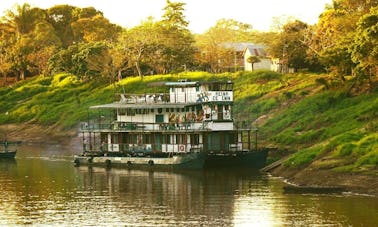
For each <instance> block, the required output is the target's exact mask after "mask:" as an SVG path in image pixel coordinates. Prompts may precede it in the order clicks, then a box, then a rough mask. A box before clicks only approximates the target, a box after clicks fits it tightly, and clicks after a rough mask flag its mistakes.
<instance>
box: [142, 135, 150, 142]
mask: <svg viewBox="0 0 378 227" xmlns="http://www.w3.org/2000/svg"><path fill="white" fill-rule="evenodd" d="M150 143H151V135H150V134H145V135H143V144H150Z"/></svg>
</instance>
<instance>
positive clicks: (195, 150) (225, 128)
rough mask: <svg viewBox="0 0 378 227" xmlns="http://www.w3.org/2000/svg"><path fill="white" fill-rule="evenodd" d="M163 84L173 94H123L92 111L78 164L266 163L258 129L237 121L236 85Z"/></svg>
mask: <svg viewBox="0 0 378 227" xmlns="http://www.w3.org/2000/svg"><path fill="white" fill-rule="evenodd" d="M159 84H160V85H163V86H165V87H166V88H167V90H168V92H167V93H161V92H159V93H150V94H147V93H143V94H128V93H122V94H118V96H117V97H118V98H117V100H116V101H115V102H113V103H108V104H103V105H96V106H91V107H89V110H88V120H87V121H86V122H84V123H82V125H81V138H82V141H83V153H82V154H80V155H76V156H75V157H74V163H75V165H76V166H79V165H91V166H107V167H110V166H125V167H128V168H129V167H139V166H144V167H148V168H152V167H169V168H170V167H173V168H185V169H201V168H206V167H231V166H236V167H254V168H261V167H262V166H264V165H265V160H266V156H267V152H266V151H259V150H258V149H257V131H258V130H257V128H256V127H252V124H251V122H247V121H242V122H237V121H234V115H233V83H232V82H231V81H204V82H200V81H187V80H180V81H178V82H165V83H164V82H163V83H159ZM160 90H161V89H160Z"/></svg>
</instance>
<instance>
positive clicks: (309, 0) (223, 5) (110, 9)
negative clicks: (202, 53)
mask: <svg viewBox="0 0 378 227" xmlns="http://www.w3.org/2000/svg"><path fill="white" fill-rule="evenodd" d="M171 1H172V2H183V3H186V5H185V12H184V14H185V16H186V20H187V21H189V26H188V27H189V29H190V30H191V31H192V32H194V33H204V32H205V31H206V30H207V29H209V28H210V27H213V26H214V25H215V24H216V21H217V20H219V19H222V18H225V19H234V20H237V21H240V22H243V23H247V24H250V25H252V27H253V28H254V29H256V30H260V31H268V30H269V29H270V27H271V25H272V22H273V18H274V17H288V16H291V17H294V18H296V19H299V20H301V21H303V22H305V23H308V24H315V23H317V21H318V17H319V15H320V14H321V13H322V12H323V11H324V8H325V5H326V4H330V3H331V2H332V0H171ZM25 2H26V3H29V4H30V5H31V6H33V7H39V8H43V9H46V8H50V7H52V6H54V5H60V4H68V5H72V6H77V7H89V6H93V7H94V8H96V9H97V10H100V11H102V12H103V13H104V16H105V17H106V18H108V19H109V20H110V22H112V23H115V24H118V25H120V26H122V27H127V28H131V27H134V26H136V25H139V24H140V22H141V21H143V20H145V19H147V18H148V17H149V16H152V17H153V18H155V19H156V20H159V19H160V18H161V16H162V14H163V10H162V9H163V8H164V6H165V5H166V0H0V15H1V16H2V15H4V12H5V11H6V10H10V9H12V7H13V6H14V5H15V4H20V5H22V4H23V3H25Z"/></svg>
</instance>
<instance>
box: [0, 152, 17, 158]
mask: <svg viewBox="0 0 378 227" xmlns="http://www.w3.org/2000/svg"><path fill="white" fill-rule="evenodd" d="M16 152H17V151H6V152H5V151H0V159H12V158H15V156H16Z"/></svg>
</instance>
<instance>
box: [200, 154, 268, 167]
mask: <svg viewBox="0 0 378 227" xmlns="http://www.w3.org/2000/svg"><path fill="white" fill-rule="evenodd" d="M267 156H268V151H267V150H262V151H255V152H238V153H208V155H207V157H206V162H205V167H208V168H212V167H216V168H218V167H246V168H254V169H260V168H263V167H264V166H265V164H266V158H267Z"/></svg>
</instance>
